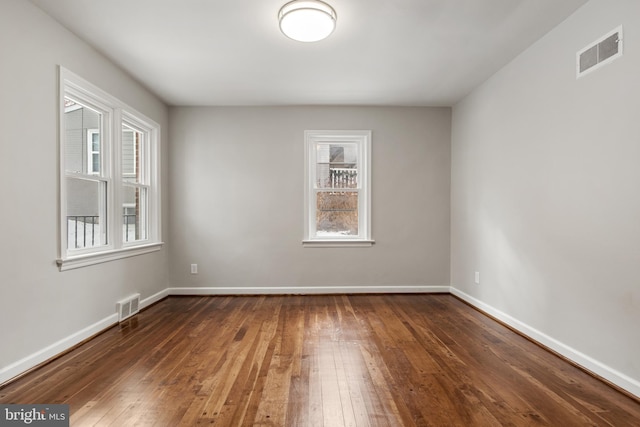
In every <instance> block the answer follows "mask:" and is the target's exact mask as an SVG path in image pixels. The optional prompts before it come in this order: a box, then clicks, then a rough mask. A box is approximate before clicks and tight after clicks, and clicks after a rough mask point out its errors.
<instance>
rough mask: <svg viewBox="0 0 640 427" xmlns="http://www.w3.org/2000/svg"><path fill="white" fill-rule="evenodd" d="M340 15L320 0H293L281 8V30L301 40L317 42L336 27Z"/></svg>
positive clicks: (279, 17)
mask: <svg viewBox="0 0 640 427" xmlns="http://www.w3.org/2000/svg"><path fill="white" fill-rule="evenodd" d="M337 19H338V15H337V14H336V11H335V10H333V8H332V7H331V6H329V5H328V4H327V3H325V2H323V1H320V0H293V1H290V2H289V3H287V4H285V5H284V6H282V8H280V12H278V21H279V22H280V31H282V33H283V34H284V35H285V36H287V37H289V38H290V39H293V40H297V41H300V42H317V41H320V40H322V39H324V38H327V37H329V35H330V34H331V33H332V32H333V30H334V29H335V28H336V20H337Z"/></svg>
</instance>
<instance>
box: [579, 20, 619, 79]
mask: <svg viewBox="0 0 640 427" xmlns="http://www.w3.org/2000/svg"><path fill="white" fill-rule="evenodd" d="M620 56H622V27H618V28H616V29H615V30H613V31H610V32H609V33H607V34H605V35H604V36H603V37H601V38H600V39H598V40H597V41H595V42H593V43H591V44H590V45H589V46H587V47H585V48H584V49H582V50H580V51H579V52H578V53H577V54H576V75H577V77H582V76H584V75H585V74H587V73H590V72H592V71H595V70H597V69H598V68H600V67H601V66H603V65H605V64H608V63H610V62H611V61H613V60H615V59H616V58H619V57H620Z"/></svg>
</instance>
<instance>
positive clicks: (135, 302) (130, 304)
mask: <svg viewBox="0 0 640 427" xmlns="http://www.w3.org/2000/svg"><path fill="white" fill-rule="evenodd" d="M116 306H117V309H118V321H119V322H122V321H123V320H125V319H128V318H129V317H131V316H133V315H134V314H136V313H137V312H138V311H140V294H135V295H131V296H129V297H127V298H125V299H123V300H121V301H118V303H117V304H116Z"/></svg>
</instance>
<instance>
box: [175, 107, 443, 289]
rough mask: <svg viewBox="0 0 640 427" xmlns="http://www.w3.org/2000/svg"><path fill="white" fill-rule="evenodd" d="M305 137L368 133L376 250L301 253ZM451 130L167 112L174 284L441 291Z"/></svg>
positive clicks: (404, 120) (361, 114) (350, 119)
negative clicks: (309, 132)
mask: <svg viewBox="0 0 640 427" xmlns="http://www.w3.org/2000/svg"><path fill="white" fill-rule="evenodd" d="M306 129H319V130H322V129H324V130H327V129H370V130H372V135H373V136H372V141H373V142H372V147H373V148H372V151H373V154H372V190H373V192H372V205H373V207H372V232H373V237H374V239H375V240H376V243H375V245H374V246H372V247H369V248H303V247H302V244H301V242H302V239H303V207H304V202H303V182H304V181H303V173H304V152H303V148H304V131H305V130H306ZM450 129H451V111H450V109H449V108H376V107H368V108H366V107H363V108H358V107H264V108H261V107H255V108H242V107H238V108H172V109H171V123H170V139H171V141H172V144H171V146H172V148H171V149H170V153H169V156H170V158H171V187H170V189H169V191H170V193H171V200H172V203H171V211H170V218H171V219H170V221H171V223H170V233H171V235H170V239H171V242H172V250H171V268H170V269H171V283H172V285H174V286H177V287H231V288H238V287H250V288H256V287H258V288H260V287H263V288H273V287H278V286H293V287H301V288H305V287H306V288H309V287H317V286H344V287H357V286H364V287H368V286H402V285H405V286H447V285H448V284H449V178H450ZM191 263H197V264H199V270H200V271H199V274H198V275H191V274H190V271H189V264H191Z"/></svg>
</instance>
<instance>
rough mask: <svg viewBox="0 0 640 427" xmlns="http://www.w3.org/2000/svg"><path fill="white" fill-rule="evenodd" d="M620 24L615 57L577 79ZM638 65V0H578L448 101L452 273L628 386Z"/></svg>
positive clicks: (638, 255)
mask: <svg viewBox="0 0 640 427" xmlns="http://www.w3.org/2000/svg"><path fill="white" fill-rule="evenodd" d="M621 24H622V25H623V26H624V38H625V46H624V48H625V53H624V56H623V57H622V58H620V59H618V60H616V61H615V62H613V63H611V64H609V65H607V66H605V67H604V68H601V69H600V70H598V71H596V72H594V73H592V74H590V75H587V76H585V77H583V78H581V79H579V80H576V77H575V54H576V52H577V51H578V50H580V49H582V48H584V47H586V46H587V45H588V44H589V43H591V42H593V41H595V40H597V39H598V38H599V37H600V36H603V35H604V34H605V33H607V32H609V31H610V30H613V29H614V28H615V27H617V26H618V25H621ZM639 76H640V2H638V1H637V0H617V1H609V0H593V1H591V2H589V3H587V4H586V5H585V6H584V7H582V8H581V9H579V10H578V11H577V12H576V13H575V14H574V15H573V16H571V17H570V18H569V19H567V20H566V21H565V22H564V23H562V24H561V25H560V26H558V27H557V28H556V29H554V30H553V31H551V32H550V33H549V34H548V35H547V36H545V37H544V38H542V39H541V40H540V41H538V42H537V43H536V44H534V45H533V46H531V47H530V48H529V49H528V50H527V51H525V52H523V53H522V54H521V55H520V56H519V57H518V58H516V59H515V60H514V61H513V62H512V63H510V64H509V65H508V66H506V67H505V68H504V69H502V70H501V71H500V72H498V73H497V74H496V75H494V76H493V77H492V78H490V79H489V80H488V81H487V82H485V83H484V84H483V85H482V86H480V87H479V88H477V89H476V90H474V91H473V92H472V93H471V94H470V95H469V96H467V97H466V98H465V99H464V100H463V101H462V102H460V103H459V104H458V105H456V106H455V107H454V109H453V127H452V184H451V186H452V192H451V206H452V212H451V223H452V224H451V260H452V262H451V282H452V286H453V287H455V288H457V289H459V290H461V291H462V292H464V293H466V294H468V295H470V296H472V297H473V298H476V299H477V300H479V301H480V302H482V303H484V304H488V305H489V306H491V307H493V308H495V309H497V310H499V311H501V312H503V313H505V314H506V315H508V316H512V317H513V318H515V319H517V321H519V322H521V323H522V324H524V325H527V326H528V327H530V328H532V330H536V331H539V332H540V333H541V334H542V335H545V336H546V337H549V338H551V339H553V340H557V341H559V342H560V343H562V344H563V345H566V346H568V347H570V348H572V349H574V350H575V351H576V354H578V355H579V353H581V354H582V355H584V356H585V358H584V360H588V359H591V360H593V361H594V362H597V363H596V365H597V364H598V363H599V364H602V365H604V366H605V367H607V368H608V369H610V370H611V371H618V372H619V373H620V374H621V376H628V377H630V383H633V382H634V381H635V387H636V389H635V391H636V393H638V391H640V387H638V385H639V384H640V382H638V380H640V357H638V356H639V355H640V334H639V333H638V326H639V325H640V286H639V283H640V279H639V276H638V267H639V266H640V191H639V188H640V187H639V183H640V167H638V164H639V162H640V79H639ZM475 271H479V272H480V278H481V280H480V284H479V285H476V284H475V283H474V272H475ZM594 366H595V365H594ZM633 379H635V380H633Z"/></svg>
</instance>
